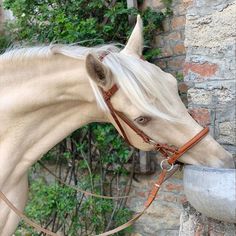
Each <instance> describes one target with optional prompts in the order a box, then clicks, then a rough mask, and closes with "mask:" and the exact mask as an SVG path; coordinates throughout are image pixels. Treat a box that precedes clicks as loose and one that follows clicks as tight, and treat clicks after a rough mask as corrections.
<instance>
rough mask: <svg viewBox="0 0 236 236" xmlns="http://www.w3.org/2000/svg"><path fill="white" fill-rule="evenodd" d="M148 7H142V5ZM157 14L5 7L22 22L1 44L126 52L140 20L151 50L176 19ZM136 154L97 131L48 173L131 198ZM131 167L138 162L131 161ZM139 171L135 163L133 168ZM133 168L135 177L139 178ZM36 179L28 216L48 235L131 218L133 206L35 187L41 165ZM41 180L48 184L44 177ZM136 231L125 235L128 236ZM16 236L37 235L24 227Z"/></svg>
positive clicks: (108, 130) (86, 5)
mask: <svg viewBox="0 0 236 236" xmlns="http://www.w3.org/2000/svg"><path fill="white" fill-rule="evenodd" d="M138 2H139V4H142V2H143V1H142V0H139V1H138ZM165 2H166V3H167V8H166V11H165V12H164V13H163V12H154V11H153V10H151V9H150V8H147V9H146V10H145V11H143V12H140V11H139V10H137V9H127V7H126V1H125V0H119V1H118V0H117V1H111V0H107V1H102V0H94V1H89V0H44V1H42V0H5V1H4V6H5V8H6V9H10V10H11V11H12V12H13V14H14V16H15V17H16V19H15V20H14V21H12V22H9V23H8V24H7V26H6V27H7V30H6V32H7V35H6V36H4V37H0V50H1V48H4V47H6V46H8V44H9V41H11V42H14V43H21V44H22V43H24V42H26V43H27V44H38V43H49V42H56V43H77V42H79V44H80V45H84V46H94V45H97V44H104V43H111V42H119V43H121V44H125V43H126V41H127V38H128V36H129V35H130V33H131V30H132V26H131V25H130V23H129V20H128V19H129V16H136V15H137V14H141V16H142V18H143V21H144V36H145V41H144V44H145V45H151V44H152V41H153V38H154V35H155V32H156V30H157V29H161V28H162V21H163V20H164V19H165V17H166V16H168V15H169V14H170V9H169V6H170V4H169V2H170V0H165ZM159 53H160V51H159V49H157V48H154V49H152V48H145V51H144V55H145V57H146V59H148V60H151V59H152V58H154V57H156V56H157V55H158V54H159ZM133 153H134V151H133V150H132V149H130V148H129V147H128V146H127V145H126V144H125V143H124V142H123V140H122V139H121V138H120V136H119V135H118V134H117V132H116V130H115V128H114V127H112V126H111V125H98V124H91V125H88V126H85V127H83V128H81V129H80V130H77V131H76V132H74V134H72V135H71V136H70V137H68V138H67V139H66V140H64V141H63V142H61V143H60V144H59V145H57V146H56V147H55V148H53V149H52V150H51V151H50V152H49V153H47V154H46V155H45V156H44V158H43V163H45V164H46V165H51V164H53V166H56V168H55V172H56V174H57V176H59V177H60V179H61V180H63V181H66V182H67V183H68V184H71V185H73V186H77V187H79V188H82V189H84V190H86V191H90V192H94V193H97V194H103V195H108V196H114V195H122V194H128V192H127V191H126V190H127V189H129V183H130V181H131V180H132V171H131V172H130V170H128V169H127V168H126V167H127V165H129V166H131V165H132V168H134V166H133V164H131V161H130V157H131V156H132V157H133V156H134V154H133ZM131 159H132V158H131ZM132 163H134V162H132ZM132 168H131V170H132ZM31 172H32V173H33V175H31V177H30V183H31V186H30V190H31V191H30V202H29V204H28V205H27V208H26V214H27V215H28V216H29V217H30V218H32V219H35V220H36V221H37V222H38V223H40V224H41V225H42V226H44V227H49V228H50V229H51V230H53V231H55V232H56V231H57V230H59V229H60V230H61V231H63V232H64V234H65V235H68V236H73V235H81V236H82V235H92V234H98V233H101V232H104V231H106V230H108V229H111V228H115V227H117V226H119V225H121V224H123V223H125V222H126V221H128V220H129V219H130V218H131V212H130V210H128V209H127V208H126V201H125V200H120V201H111V200H104V199H97V198H93V197H86V196H85V195H84V194H80V193H76V192H75V191H74V190H72V189H71V188H68V187H66V186H62V185H61V184H60V182H58V181H56V182H52V180H50V181H48V180H47V179H46V178H43V177H42V179H39V180H36V181H35V179H34V178H33V177H32V176H34V175H35V173H36V174H37V175H38V173H40V172H42V173H44V172H43V168H42V167H41V166H40V165H39V164H36V165H35V166H34V168H32V170H31ZM42 176H44V175H43V174H42ZM131 230H132V228H129V229H127V230H125V231H122V232H120V233H118V234H117V235H125V234H126V233H129V232H131ZM16 235H17V236H21V235H35V236H36V235H38V234H36V233H35V232H34V231H33V230H32V229H30V228H29V227H28V226H26V225H25V224H24V223H21V225H20V227H19V228H18V231H17V232H16Z"/></svg>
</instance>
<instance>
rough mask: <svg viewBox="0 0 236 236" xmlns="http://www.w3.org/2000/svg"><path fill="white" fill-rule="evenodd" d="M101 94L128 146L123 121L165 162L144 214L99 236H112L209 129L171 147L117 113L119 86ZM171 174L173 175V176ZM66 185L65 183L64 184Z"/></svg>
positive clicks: (26, 219) (9, 203)
mask: <svg viewBox="0 0 236 236" xmlns="http://www.w3.org/2000/svg"><path fill="white" fill-rule="evenodd" d="M106 55H107V54H104V55H103V56H100V60H101V61H102V60H103V58H104V57H105V56H106ZM100 89H101V92H102V95H103V98H104V101H105V102H106V104H107V107H108V108H109V111H110V113H111V115H112V117H113V119H114V121H115V123H116V124H117V126H118V128H119V130H120V132H121V133H122V136H123V137H124V139H125V140H126V142H127V143H128V144H130V145H131V143H130V141H129V139H128V137H127V135H126V133H125V130H124V128H123V126H122V124H121V123H120V120H119V119H121V120H122V121H123V122H124V123H125V124H126V125H128V126H129V127H130V128H131V129H132V130H133V131H134V132H135V133H136V134H137V135H138V136H139V137H141V138H142V139H143V141H144V142H145V143H148V144H150V145H152V146H153V150H156V151H160V153H161V154H162V155H163V157H164V160H163V161H162V162H161V164H160V166H161V169H162V171H161V174H160V175H159V177H158V179H157V181H156V183H155V184H154V186H153V188H152V190H151V191H150V194H149V196H148V199H147V201H146V202H145V204H144V206H145V208H144V210H143V211H142V212H140V213H139V214H137V215H136V216H134V217H133V218H132V219H131V220H129V221H128V222H127V223H125V224H123V225H121V226H119V227H117V228H115V229H113V230H110V231H107V232H105V233H102V234H99V235H97V236H107V235H111V234H115V233H117V232H119V231H121V230H123V229H125V228H127V227H129V226H130V225H132V224H133V223H134V222H135V221H136V220H138V219H139V218H140V217H141V216H142V215H143V214H144V213H145V212H146V210H147V209H148V208H149V206H150V205H151V204H152V202H153V201H154V199H155V198H156V196H157V193H158V191H159V189H160V187H161V185H162V183H163V182H164V181H165V180H166V174H167V172H169V171H171V170H172V169H174V164H175V163H176V161H177V160H178V159H179V158H180V157H181V156H182V155H183V154H184V153H186V152H187V151H188V150H189V149H190V148H192V147H193V146H194V145H196V144H197V143H198V142H199V141H201V140H202V139H203V137H205V135H206V134H207V133H208V132H209V128H208V127H206V128H204V129H202V130H201V131H200V132H199V133H198V134H196V135H195V136H194V137H193V138H192V139H190V140H189V141H188V142H187V143H185V144H184V145H183V146H181V147H180V148H177V147H174V146H170V145H168V144H161V143H158V142H156V141H155V140H153V139H152V138H150V137H149V136H148V135H147V134H145V133H144V132H143V131H142V130H141V129H139V128H138V127H137V126H136V125H135V124H134V123H133V122H131V121H130V120H129V119H128V118H127V117H126V116H125V114H123V113H122V112H120V111H117V110H115V109H114V107H113V105H112V103H111V97H112V96H113V95H114V94H115V93H116V92H117V91H118V86H117V85H116V84H114V85H113V86H112V87H111V89H109V90H108V91H105V90H103V89H102V88H100ZM177 169H178V168H176V169H174V171H173V172H172V174H173V173H174V172H175V170H177ZM172 174H171V175H172ZM63 184H65V183H63ZM77 191H81V190H79V189H77ZM81 192H84V193H86V194H88V195H91V196H94V197H102V198H108V197H106V196H99V195H96V194H91V193H88V192H85V191H81ZM0 199H1V200H3V201H4V202H5V204H6V205H7V206H8V207H9V208H10V209H11V210H12V211H14V212H15V213H16V214H17V215H18V216H19V217H20V218H21V219H23V220H24V221H25V222H26V223H27V224H28V225H31V226H32V227H34V228H35V229H36V230H38V231H39V232H40V231H41V232H44V233H45V234H47V235H51V236H58V235H57V234H56V233H53V232H51V231H50V230H47V229H44V228H42V227H41V226H40V225H38V224H36V223H35V222H33V221H31V220H30V219H29V218H28V217H26V216H25V215H24V214H23V213H22V212H21V211H19V210H18V209H17V208H16V207H15V206H14V205H13V204H12V203H11V201H9V199H8V198H7V197H6V196H5V195H4V194H3V192H1V191H0Z"/></svg>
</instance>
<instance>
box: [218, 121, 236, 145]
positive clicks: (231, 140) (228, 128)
mask: <svg viewBox="0 0 236 236" xmlns="http://www.w3.org/2000/svg"><path fill="white" fill-rule="evenodd" d="M219 133H220V135H219V138H218V141H219V142H220V143H224V144H232V145H236V137H235V134H236V121H228V122H223V123H220V124H219Z"/></svg>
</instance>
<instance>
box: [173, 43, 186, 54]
mask: <svg viewBox="0 0 236 236" xmlns="http://www.w3.org/2000/svg"><path fill="white" fill-rule="evenodd" d="M173 51H174V54H177V55H182V54H185V47H184V44H183V43H181V44H177V45H175V47H174V50H173Z"/></svg>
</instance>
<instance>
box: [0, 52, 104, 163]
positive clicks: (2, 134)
mask: <svg viewBox="0 0 236 236" xmlns="http://www.w3.org/2000/svg"><path fill="white" fill-rule="evenodd" d="M0 71H1V78H0V94H1V100H0V114H1V116H0V124H1V125H0V156H1V159H0V162H1V163H0V164H2V165H4V163H3V162H4V160H3V159H4V158H2V157H5V158H7V157H8V158H9V157H10V158H11V159H10V160H11V161H12V162H13V164H14V166H16V165H17V164H19V163H22V162H25V163H27V166H28V165H29V166H30V165H31V164H32V163H33V162H35V161H36V160H37V159H39V158H40V157H41V156H42V155H43V154H44V153H46V152H47V151H48V150H50V149H51V148H52V147H53V146H54V145H56V144H57V143H58V142H59V141H61V140H62V139H63V138H65V137H66V136H68V135H69V134H70V133H72V132H73V131H74V130H76V129H78V128H79V127H81V126H83V125H85V124H87V123H90V122H94V121H98V122H101V121H106V118H105V116H104V114H103V112H101V111H100V110H99V109H98V107H97V104H96V102H95V98H94V95H93V92H92V89H91V87H90V84H89V81H88V78H87V74H86V72H85V68H84V60H75V59H72V58H68V57H66V56H62V55H55V56H51V57H49V58H46V59H32V60H28V61H27V60H23V61H21V62H18V63H14V61H11V62H9V63H4V62H3V63H0ZM9 75H10V76H9ZM5 165H6V163H5Z"/></svg>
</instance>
